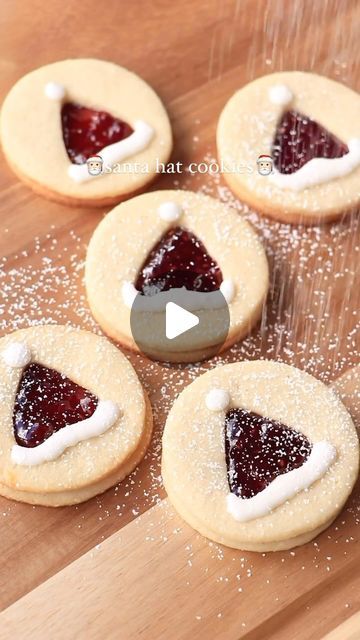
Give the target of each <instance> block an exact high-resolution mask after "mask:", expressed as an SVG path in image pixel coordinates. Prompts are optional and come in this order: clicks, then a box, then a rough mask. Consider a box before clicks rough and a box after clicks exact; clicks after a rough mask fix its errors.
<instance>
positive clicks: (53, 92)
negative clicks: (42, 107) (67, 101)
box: [44, 82, 66, 101]
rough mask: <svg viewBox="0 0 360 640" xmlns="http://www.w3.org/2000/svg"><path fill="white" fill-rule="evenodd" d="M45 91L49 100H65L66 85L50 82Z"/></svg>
mask: <svg viewBox="0 0 360 640" xmlns="http://www.w3.org/2000/svg"><path fill="white" fill-rule="evenodd" d="M44 93H45V95H46V97H47V98H49V100H57V101H60V100H63V99H64V98H65V93H66V91H65V87H64V86H63V85H62V84H58V83H57V82H48V83H47V84H46V85H45V88H44Z"/></svg>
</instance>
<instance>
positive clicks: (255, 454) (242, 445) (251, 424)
mask: <svg viewBox="0 0 360 640" xmlns="http://www.w3.org/2000/svg"><path fill="white" fill-rule="evenodd" d="M311 449H312V445H311V443H310V441H309V440H308V439H307V438H306V436H304V435H303V434H302V433H299V432H298V431H295V430H294V429H290V428H289V427H287V426H285V425H283V424H281V422H278V421H276V420H270V419H269V418H264V417H263V416H260V415H258V414H257V413H252V412H250V411H246V410H245V409H230V411H228V412H227V414H226V418H225V457H226V467H227V477H228V483H229V487H230V491H231V493H234V494H235V495H237V496H239V497H241V498H245V499H248V498H252V497H253V496H255V495H256V494H258V493H260V492H261V491H263V490H264V489H265V488H266V487H267V486H268V485H269V484H270V483H271V482H272V481H273V480H275V478H276V477H277V476H279V475H282V474H284V473H288V472H289V471H292V470H293V469H298V468H299V467H301V466H302V465H303V464H304V462H306V460H307V459H308V457H309V456H310V453H311Z"/></svg>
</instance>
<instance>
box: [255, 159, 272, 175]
mask: <svg viewBox="0 0 360 640" xmlns="http://www.w3.org/2000/svg"><path fill="white" fill-rule="evenodd" d="M256 164H257V168H258V172H259V173H260V175H261V176H269V175H270V173H272V171H273V159H272V157H271V156H267V155H265V154H262V155H261V156H259V157H258V159H257V161H256Z"/></svg>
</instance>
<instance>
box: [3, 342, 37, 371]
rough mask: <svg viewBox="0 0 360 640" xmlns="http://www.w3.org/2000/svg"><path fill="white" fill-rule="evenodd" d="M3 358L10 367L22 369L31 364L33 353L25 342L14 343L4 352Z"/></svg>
mask: <svg viewBox="0 0 360 640" xmlns="http://www.w3.org/2000/svg"><path fill="white" fill-rule="evenodd" d="M2 358H3V360H4V362H5V364H7V366H8V367H12V368H14V369H20V368H22V367H25V366H26V365H27V364H29V362H30V360H31V351H30V349H29V347H28V346H27V345H26V344H25V343H24V342H12V343H11V344H9V345H8V346H7V347H6V349H5V350H4V351H3V352H2Z"/></svg>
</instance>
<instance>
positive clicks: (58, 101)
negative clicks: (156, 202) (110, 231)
mask: <svg viewBox="0 0 360 640" xmlns="http://www.w3.org/2000/svg"><path fill="white" fill-rule="evenodd" d="M0 133H1V141H2V146H3V150H4V153H5V156H6V158H7V160H8V162H9V164H10V166H11V167H12V168H13V170H14V171H15V172H16V173H17V175H18V176H19V177H20V179H22V180H23V181H24V182H26V183H27V184H29V185H30V186H31V187H32V188H33V189H34V190H35V191H37V192H39V193H40V194H42V195H44V196H46V197H49V198H52V199H54V200H58V201H60V202H64V203H65V204H73V205H93V206H104V205H107V204H112V203H115V202H119V201H121V200H124V199H126V198H128V197H129V196H130V195H132V194H134V193H135V192H139V191H141V190H143V189H145V188H146V186H147V185H148V184H149V183H150V182H151V181H152V180H153V179H154V178H155V177H156V167H157V162H165V163H166V162H167V160H168V158H169V156H170V152H171V147H172V134H171V127H170V123H169V119H168V116H167V113H166V111H165V109H164V107H163V105H162V103H161V101H160V99H159V98H158V96H157V95H156V94H155V92H154V91H153V90H152V89H151V88H150V87H149V85H147V84H146V83H145V82H144V81H143V80H142V79H141V78H139V77H138V76H136V75H135V74H134V73H131V72H130V71H128V70H127V69H124V68H123V67H119V66H118V65H115V64H112V63H111V62H104V61H102V60H93V59H76V60H63V61H61V62H55V63H53V64H50V65H47V66H45V67H41V68H39V69H36V70H35V71H32V72H31V73H29V74H28V75H26V76H24V77H23V78H21V80H19V81H18V82H17V83H16V85H15V86H14V87H13V88H12V89H11V91H10V93H9V94H8V96H7V97H6V98H5V102H4V104H3V107H2V111H1V122H0ZM98 155H99V156H101V160H102V162H103V170H102V171H96V170H93V171H89V166H90V165H89V163H88V162H87V161H88V160H89V161H91V162H93V161H100V160H98V159H97V156H98ZM93 169H95V167H93Z"/></svg>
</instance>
